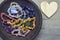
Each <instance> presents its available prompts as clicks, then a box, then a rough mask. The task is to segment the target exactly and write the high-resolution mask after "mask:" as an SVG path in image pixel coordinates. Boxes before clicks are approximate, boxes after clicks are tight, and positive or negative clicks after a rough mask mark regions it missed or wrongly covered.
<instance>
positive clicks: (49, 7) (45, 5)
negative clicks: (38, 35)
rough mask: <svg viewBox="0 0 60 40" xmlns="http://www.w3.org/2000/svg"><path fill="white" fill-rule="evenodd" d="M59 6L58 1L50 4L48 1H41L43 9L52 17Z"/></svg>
mask: <svg viewBox="0 0 60 40" xmlns="http://www.w3.org/2000/svg"><path fill="white" fill-rule="evenodd" d="M57 8H58V4H57V3H56V2H51V3H50V4H48V2H46V1H44V2H42V3H41V10H42V11H43V13H44V14H45V15H46V16H47V17H51V16H52V15H53V14H54V13H55V12H56V11H57Z"/></svg>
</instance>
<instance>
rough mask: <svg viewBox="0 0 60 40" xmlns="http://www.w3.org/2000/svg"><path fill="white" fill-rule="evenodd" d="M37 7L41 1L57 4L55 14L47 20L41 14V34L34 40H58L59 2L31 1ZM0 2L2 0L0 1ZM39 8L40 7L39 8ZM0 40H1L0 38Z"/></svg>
mask: <svg viewBox="0 0 60 40" xmlns="http://www.w3.org/2000/svg"><path fill="white" fill-rule="evenodd" d="M33 1H34V2H35V3H36V4H37V5H38V6H39V4H40V3H41V2H42V1H48V2H49V3H50V2H52V1H56V2H57V3H58V6H59V7H58V10H57V12H56V13H55V14H54V15H53V16H52V17H51V18H50V19H48V18H47V17H46V16H45V15H44V14H43V13H42V16H43V25H42V29H41V32H40V33H39V35H38V36H37V38H35V40H60V0H33ZM0 2H2V0H0ZM39 7H40V6H39ZM0 40H2V39H1V38H0Z"/></svg>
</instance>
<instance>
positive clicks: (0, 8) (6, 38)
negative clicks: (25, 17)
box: [0, 0, 42, 40]
mask: <svg viewBox="0 0 60 40" xmlns="http://www.w3.org/2000/svg"><path fill="white" fill-rule="evenodd" d="M11 2H17V3H18V4H21V3H23V4H25V5H27V6H28V7H31V8H33V9H34V10H35V11H36V14H35V17H36V28H35V29H34V30H32V31H31V32H30V33H29V34H28V35H27V36H25V37H18V36H12V35H11V34H8V33H7V32H5V31H4V28H3V26H2V24H1V19H0V36H1V37H2V38H3V40H33V39H34V38H35V37H36V36H37V35H38V34H39V32H40V30H41V27H42V15H41V11H40V10H39V8H38V7H37V5H36V4H35V3H34V2H33V1H31V0H30V1H29V0H6V1H4V2H3V3H2V4H1V5H0V14H1V12H6V11H7V10H8V8H9V6H10V3H11ZM0 18H1V17H0Z"/></svg>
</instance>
